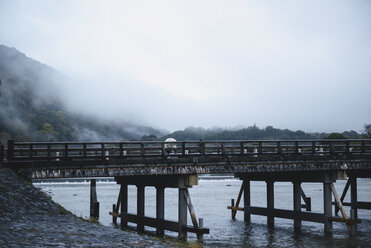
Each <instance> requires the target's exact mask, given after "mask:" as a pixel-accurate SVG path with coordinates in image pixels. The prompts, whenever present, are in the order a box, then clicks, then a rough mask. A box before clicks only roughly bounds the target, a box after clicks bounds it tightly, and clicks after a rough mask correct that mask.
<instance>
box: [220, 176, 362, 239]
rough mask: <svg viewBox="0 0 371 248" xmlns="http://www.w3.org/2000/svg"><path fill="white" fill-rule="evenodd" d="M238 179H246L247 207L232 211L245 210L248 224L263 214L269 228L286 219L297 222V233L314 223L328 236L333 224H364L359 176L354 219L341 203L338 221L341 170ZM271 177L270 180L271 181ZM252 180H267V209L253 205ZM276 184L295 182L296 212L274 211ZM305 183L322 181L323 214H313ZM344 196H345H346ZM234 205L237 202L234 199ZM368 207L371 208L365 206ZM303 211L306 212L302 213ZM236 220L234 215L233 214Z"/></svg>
mask: <svg viewBox="0 0 371 248" xmlns="http://www.w3.org/2000/svg"><path fill="white" fill-rule="evenodd" d="M235 177H238V178H240V179H241V180H243V185H242V188H243V191H244V192H240V193H239V195H241V194H242V193H243V195H244V207H243V208H242V207H239V206H238V203H239V201H237V204H236V205H235V206H228V207H227V208H228V209H231V210H232V213H233V212H234V211H243V212H244V220H245V221H246V222H248V221H250V215H251V214H256V215H263V216H267V225H268V227H269V228H272V227H273V226H274V218H275V217H278V218H286V219H293V221H294V230H295V232H300V229H301V222H302V221H311V222H318V223H323V224H324V232H325V233H326V234H331V233H332V223H333V222H344V223H346V224H347V225H348V226H350V225H355V224H357V223H359V222H360V221H359V220H358V219H357V217H356V216H357V212H356V211H355V210H356V209H357V208H358V205H357V204H359V202H357V188H356V187H357V185H356V179H355V178H356V176H352V177H350V179H349V180H350V185H351V187H353V188H351V191H352V192H351V194H352V197H351V201H352V202H351V203H350V204H349V205H350V206H351V207H352V209H351V213H352V214H351V216H353V218H352V219H349V218H348V217H347V215H346V214H345V212H344V209H343V207H342V205H341V204H340V203H339V205H340V208H341V210H342V211H343V212H342V213H343V218H334V217H333V216H332V205H333V203H332V194H333V195H334V196H335V198H336V200H337V201H340V200H339V198H338V195H337V192H336V190H335V187H334V186H333V183H334V182H335V181H336V180H338V179H344V173H342V172H341V171H328V172H299V171H292V172H257V173H235ZM267 178H269V179H268V180H267ZM250 181H265V182H266V187H267V206H266V208H264V207H254V206H251V203H250V201H251V199H250ZM274 182H291V183H292V184H293V210H283V209H276V208H274ZM303 182H307V183H313V182H320V183H322V184H323V209H324V210H323V213H313V212H311V198H310V197H307V196H306V195H305V193H304V191H303V189H302V188H301V184H302V183H303ZM343 195H344V193H343ZM301 199H303V201H304V202H305V204H304V205H302V204H301ZM232 202H234V200H233V199H232ZM365 207H368V205H367V204H365ZM302 208H305V209H306V212H302V210H301V209H302ZM232 217H233V215H232Z"/></svg>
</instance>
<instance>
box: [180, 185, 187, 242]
mask: <svg viewBox="0 0 371 248" xmlns="http://www.w3.org/2000/svg"><path fill="white" fill-rule="evenodd" d="M185 191H186V188H179V193H178V197H179V198H178V223H179V229H178V234H179V239H180V240H187V231H186V230H184V229H183V228H182V226H186V225H187V200H186V197H185Z"/></svg>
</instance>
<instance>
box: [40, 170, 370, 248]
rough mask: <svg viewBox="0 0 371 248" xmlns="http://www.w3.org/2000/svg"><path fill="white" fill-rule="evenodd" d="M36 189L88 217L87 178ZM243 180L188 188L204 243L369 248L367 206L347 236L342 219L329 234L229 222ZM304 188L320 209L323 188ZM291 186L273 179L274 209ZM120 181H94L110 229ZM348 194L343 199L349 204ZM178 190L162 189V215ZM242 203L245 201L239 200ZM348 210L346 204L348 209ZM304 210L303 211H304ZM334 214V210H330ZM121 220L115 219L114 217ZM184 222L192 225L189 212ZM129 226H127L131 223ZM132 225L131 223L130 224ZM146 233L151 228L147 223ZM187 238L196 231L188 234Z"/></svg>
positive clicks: (256, 194) (148, 203)
mask: <svg viewBox="0 0 371 248" xmlns="http://www.w3.org/2000/svg"><path fill="white" fill-rule="evenodd" d="M345 183H346V181H337V183H336V184H335V187H336V189H337V192H338V194H339V195H341V193H342V190H343V189H344V186H345ZM34 185H35V186H36V187H39V188H40V189H41V190H43V191H44V192H46V193H47V194H49V195H50V196H51V197H52V198H53V200H54V201H56V202H58V203H59V204H61V205H62V206H63V207H65V208H66V209H67V210H69V211H71V212H72V213H74V214H75V215H77V216H81V217H88V216H89V204H90V202H89V200H90V184H89V181H88V180H86V181H80V182H40V183H34ZM240 187H241V181H240V180H237V179H234V178H233V177H230V178H223V179H220V178H215V177H204V178H201V179H200V180H199V185H197V186H194V187H193V188H191V189H189V192H190V196H191V199H192V203H193V206H194V209H195V212H196V216H197V218H200V217H201V218H203V219H204V226H205V227H206V228H210V234H208V235H205V236H204V241H205V245H206V246H207V247H262V246H263V247H267V246H269V247H302V246H305V247H324V246H326V247H370V246H371V245H370V244H371V210H359V214H358V215H359V218H360V219H362V223H361V224H359V225H358V227H357V232H356V234H355V235H353V236H350V235H349V234H348V231H347V227H346V225H345V224H344V223H334V225H333V234H332V235H331V236H326V235H325V234H324V231H323V230H324V228H323V224H318V223H311V222H302V232H301V234H299V235H295V234H294V229H293V220H287V219H280V218H275V228H274V229H268V227H267V225H266V217H264V216H256V215H252V216H251V223H250V224H245V223H244V221H243V213H242V212H238V213H237V216H236V220H231V211H230V210H227V206H228V205H230V202H231V198H235V199H236V198H237V195H238V192H239V190H240ZM302 187H303V190H304V192H305V193H306V195H307V196H308V197H311V198H312V211H313V212H318V213H322V212H323V199H322V197H323V192H322V184H320V183H303V184H302ZM292 188H293V187H292V184H291V183H286V182H282V183H275V184H274V190H275V199H274V204H275V208H279V209H292V206H293V200H292V198H293V197H292ZM155 192H156V191H155V188H153V187H146V191H145V215H146V216H149V217H155V214H156V212H155V209H156V205H155V200H156V195H155ZM118 193H119V185H117V184H116V183H115V182H113V181H108V180H107V179H103V180H102V181H99V180H98V182H97V196H98V201H99V202H100V219H99V222H100V223H102V224H103V225H106V226H111V227H114V226H113V224H112V217H111V216H110V215H108V212H109V211H112V204H114V203H116V201H117V196H118ZM128 194H129V196H128V197H129V200H128V202H129V206H128V209H129V212H131V213H135V212H136V187H134V186H129V193H128ZM349 195H350V192H348V194H347V196H346V198H345V201H347V202H349ZM177 201H178V190H177V189H166V190H165V219H168V220H177V217H178V203H177ZM358 201H369V202H371V179H358ZM241 202H243V201H241ZM251 205H252V206H261V207H265V206H266V185H265V183H264V182H251ZM346 209H347V213H348V214H349V208H347V207H346ZM302 211H305V210H304V209H303V210H302ZM333 212H334V210H333ZM118 222H119V220H118ZM188 224H189V225H191V220H190V217H189V216H188ZM129 225H130V224H129ZM132 226H133V227H134V224H132ZM146 230H147V231H149V232H152V231H154V229H152V228H149V227H147V228H146ZM165 234H166V235H169V236H177V234H176V233H173V232H165ZM189 237H190V238H189V239H190V240H192V239H195V235H193V234H189Z"/></svg>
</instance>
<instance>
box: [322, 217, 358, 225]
mask: <svg viewBox="0 0 371 248" xmlns="http://www.w3.org/2000/svg"><path fill="white" fill-rule="evenodd" d="M329 221H332V222H343V223H346V224H347V225H355V224H359V223H361V220H360V219H356V220H353V219H344V218H337V217H330V218H329Z"/></svg>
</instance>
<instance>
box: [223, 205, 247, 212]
mask: <svg viewBox="0 0 371 248" xmlns="http://www.w3.org/2000/svg"><path fill="white" fill-rule="evenodd" d="M227 209H230V210H234V211H244V208H240V207H234V206H227Z"/></svg>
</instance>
